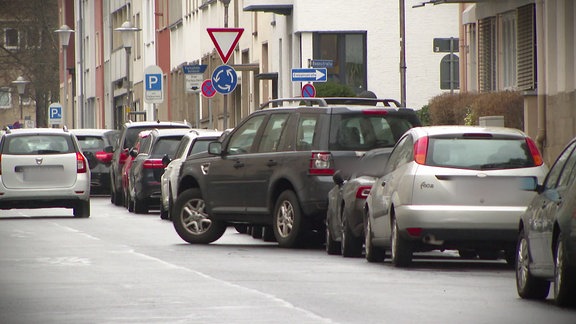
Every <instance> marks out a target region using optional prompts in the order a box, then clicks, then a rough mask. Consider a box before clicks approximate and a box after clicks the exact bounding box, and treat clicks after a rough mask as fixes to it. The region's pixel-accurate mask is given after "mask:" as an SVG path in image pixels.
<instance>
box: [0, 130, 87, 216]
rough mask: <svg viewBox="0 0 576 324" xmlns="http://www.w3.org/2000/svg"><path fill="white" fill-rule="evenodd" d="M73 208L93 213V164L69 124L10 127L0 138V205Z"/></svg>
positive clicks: (7, 207) (75, 214) (10, 206)
mask: <svg viewBox="0 0 576 324" xmlns="http://www.w3.org/2000/svg"><path fill="white" fill-rule="evenodd" d="M57 207H60V208H72V209H73V210H74V216H75V217H89V216H90V168H88V163H87V161H86V158H85V156H84V155H83V154H82V151H81V149H80V146H79V144H78V141H77V139H76V137H75V136H74V135H73V134H71V133H70V132H68V129H67V128H66V127H64V128H62V129H56V128H29V129H15V130H10V129H8V130H7V131H6V132H5V133H4V134H3V135H2V138H1V140H0V209H12V208H57Z"/></svg>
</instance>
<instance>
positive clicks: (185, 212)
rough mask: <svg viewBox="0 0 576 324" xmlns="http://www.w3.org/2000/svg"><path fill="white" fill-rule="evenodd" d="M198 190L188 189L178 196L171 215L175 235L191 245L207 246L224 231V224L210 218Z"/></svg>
mask: <svg viewBox="0 0 576 324" xmlns="http://www.w3.org/2000/svg"><path fill="white" fill-rule="evenodd" d="M205 208H206V205H205V204H204V199H203V198H202V194H201V193H200V190H198V189H196V188H193V189H188V190H186V191H184V192H182V193H181V194H179V195H178V198H177V199H176V203H175V205H174V210H173V211H174V214H172V223H173V225H174V229H175V230H176V233H178V235H179V236H180V237H181V238H182V239H183V240H184V241H186V242H188V243H191V244H208V243H212V242H214V241H216V240H217V239H219V238H220V237H222V235H224V232H225V231H226V224H225V223H223V222H220V221H216V220H213V219H211V218H210V215H208V214H207V213H206V210H205Z"/></svg>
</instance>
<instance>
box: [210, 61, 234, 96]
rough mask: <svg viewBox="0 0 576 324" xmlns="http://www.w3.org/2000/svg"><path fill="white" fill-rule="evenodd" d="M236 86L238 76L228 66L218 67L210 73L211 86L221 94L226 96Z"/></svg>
mask: <svg viewBox="0 0 576 324" xmlns="http://www.w3.org/2000/svg"><path fill="white" fill-rule="evenodd" d="M237 84H238V75H237V74H236V71H235V70H234V69H233V68H232V67H231V66H229V65H220V66H219V67H217V68H216V69H215V70H214V72H212V86H213V87H214V89H216V91H218V92H219V93H221V94H228V93H230V92H232V91H234V89H236V85H237Z"/></svg>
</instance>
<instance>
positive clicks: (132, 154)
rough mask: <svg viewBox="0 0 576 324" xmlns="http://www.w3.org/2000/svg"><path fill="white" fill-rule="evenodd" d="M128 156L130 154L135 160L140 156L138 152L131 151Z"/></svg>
mask: <svg viewBox="0 0 576 324" xmlns="http://www.w3.org/2000/svg"><path fill="white" fill-rule="evenodd" d="M128 154H130V156H131V157H133V158H135V157H137V156H138V150H136V149H131V150H130V152H128Z"/></svg>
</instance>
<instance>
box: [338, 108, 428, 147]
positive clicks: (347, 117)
mask: <svg viewBox="0 0 576 324" xmlns="http://www.w3.org/2000/svg"><path fill="white" fill-rule="evenodd" d="M414 126H417V125H413V124H412V123H411V121H410V120H408V119H406V118H403V117H402V116H395V115H393V114H386V113H380V114H376V113H374V114H365V113H361V112H360V113H357V114H337V115H333V116H332V122H331V128H330V145H329V147H330V150H343V151H347V150H361V151H368V150H371V149H374V148H380V147H393V146H394V144H396V142H397V141H398V139H400V137H401V136H402V134H404V132H406V131H407V130H408V129H410V128H412V127H414Z"/></svg>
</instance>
